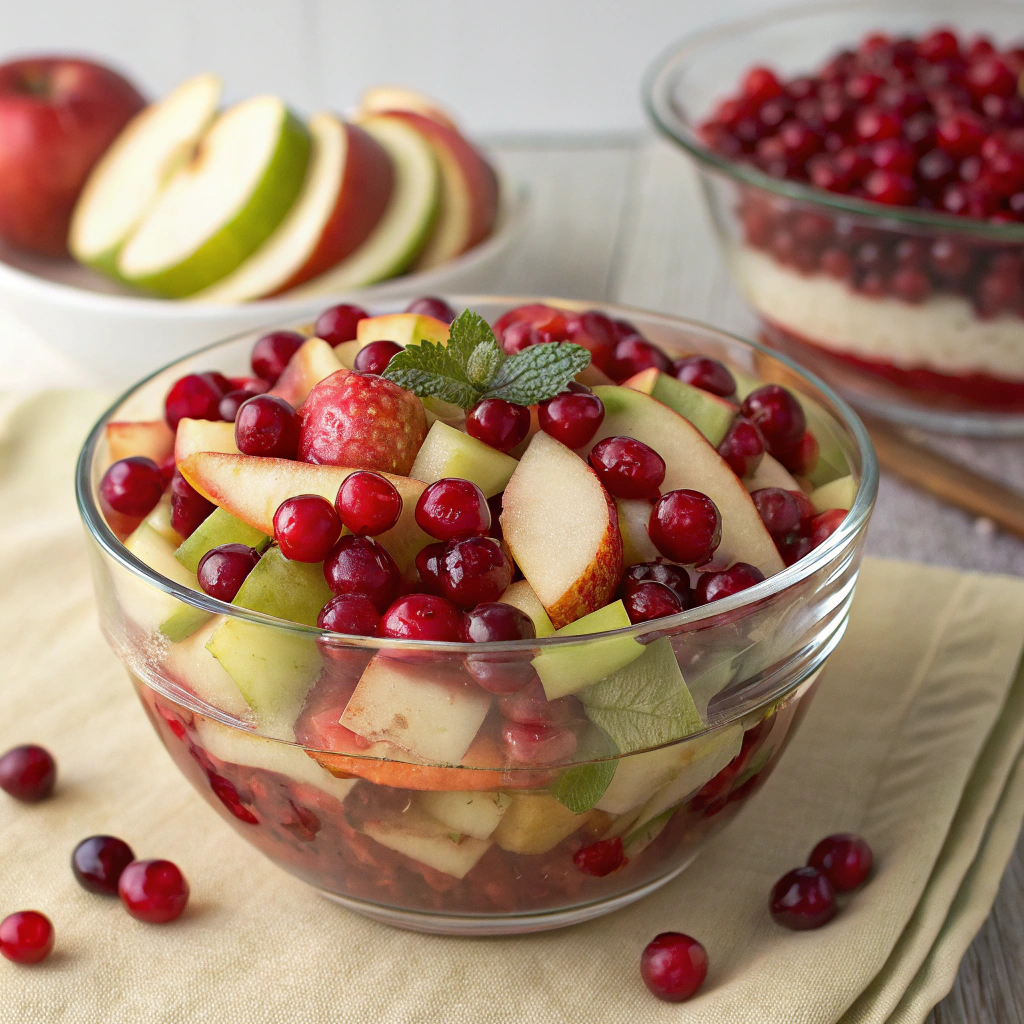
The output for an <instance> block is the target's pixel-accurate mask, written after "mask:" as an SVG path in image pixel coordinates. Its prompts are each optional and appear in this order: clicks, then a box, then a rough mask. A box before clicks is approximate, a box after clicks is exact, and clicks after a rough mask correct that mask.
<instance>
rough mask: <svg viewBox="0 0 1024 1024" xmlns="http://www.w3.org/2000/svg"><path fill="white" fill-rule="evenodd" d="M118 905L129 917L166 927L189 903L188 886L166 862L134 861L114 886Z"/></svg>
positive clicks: (173, 867)
mask: <svg viewBox="0 0 1024 1024" xmlns="http://www.w3.org/2000/svg"><path fill="white" fill-rule="evenodd" d="M117 891H118V894H119V895H120V897H121V902H122V903H123V904H124V905H125V909H126V910H127V911H128V913H129V914H131V915H132V917H134V918H137V919H138V920H140V921H146V922H148V923H149V924H166V923H167V922H168V921H173V920H174V919H175V918H177V917H180V916H181V913H182V911H183V910H184V909H185V904H186V903H188V892H189V890H188V882H186V881H185V876H184V875H183V874H182V873H181V871H179V870H178V867H177V865H175V864H172V863H171V862H170V861H169V860H135V861H132V863H131V864H129V865H128V867H126V868H125V869H124V871H123V872H122V873H121V879H120V881H119V882H118V883H117Z"/></svg>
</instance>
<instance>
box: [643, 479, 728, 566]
mask: <svg viewBox="0 0 1024 1024" xmlns="http://www.w3.org/2000/svg"><path fill="white" fill-rule="evenodd" d="M647 532H648V534H650V538H651V540H652V541H653V543H654V546H655V547H656V548H657V549H658V550H659V551H660V552H661V553H662V554H663V555H664V556H665V557H666V558H671V559H672V560H673V561H675V562H679V563H680V565H702V564H703V563H704V562H706V561H707V560H708V559H709V558H710V557H711V556H712V555H713V554H714V553H715V551H716V550H717V548H718V545H719V544H720V543H721V541H722V517H721V515H720V514H719V512H718V508H717V506H716V505H715V503H714V502H713V501H712V500H711V499H710V498H709V497H708V496H707V495H706V494H701V492H700V491H693V490H688V489H686V490H678V491H669V492H668V493H667V494H663V495H662V496H661V497H660V498H659V499H658V500H657V502H656V503H655V505H654V508H653V509H652V510H651V518H650V522H649V523H648V526H647Z"/></svg>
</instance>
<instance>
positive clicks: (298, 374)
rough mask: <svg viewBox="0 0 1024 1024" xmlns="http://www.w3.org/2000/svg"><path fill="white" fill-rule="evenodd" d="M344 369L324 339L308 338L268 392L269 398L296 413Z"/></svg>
mask: <svg viewBox="0 0 1024 1024" xmlns="http://www.w3.org/2000/svg"><path fill="white" fill-rule="evenodd" d="M342 369H344V366H343V365H342V363H341V360H339V359H338V356H337V354H336V352H335V350H334V349H333V348H331V346H330V345H329V344H328V343H327V342H326V341H324V340H323V338H308V339H307V340H306V341H304V342H303V343H302V344H301V345H300V346H299V347H298V349H296V351H295V354H294V355H293V356H292V357H291V359H289V360H288V365H287V366H286V367H285V368H284V373H282V374H281V376H280V377H279V378H278V381H277V383H276V384H275V385H274V386H273V387H272V388H271V389H270V394H272V395H276V396H277V397H278V398H283V399H284V400H285V401H286V402H287V403H288V404H289V405H290V406H291V407H292V408H293V409H298V407H299V406H300V405H302V403H303V402H304V401H305V400H306V396H307V395H308V394H309V393H310V391H312V390H313V388H315V387H316V386H317V384H319V383H320V381H322V380H326V379H327V378H328V377H330V375H331V374H332V373H335V372H337V371H338V370H342Z"/></svg>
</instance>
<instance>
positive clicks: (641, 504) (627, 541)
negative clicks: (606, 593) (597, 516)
mask: <svg viewBox="0 0 1024 1024" xmlns="http://www.w3.org/2000/svg"><path fill="white" fill-rule="evenodd" d="M615 507H616V509H618V512H619V532H620V533H621V534H622V564H623V566H624V567H626V568H628V567H629V566H631V565H636V564H637V563H638V562H653V561H654V559H656V558H658V557H660V555H661V552H660V551H659V550H658V549H657V548H656V547H655V546H654V542H653V541H652V540H651V536H650V534H649V533H648V532H647V524H648V523H649V522H650V521H651V507H652V506H651V503H650V502H649V501H644V500H643V499H642V498H616V499H615Z"/></svg>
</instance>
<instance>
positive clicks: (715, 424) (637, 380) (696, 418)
mask: <svg viewBox="0 0 1024 1024" xmlns="http://www.w3.org/2000/svg"><path fill="white" fill-rule="evenodd" d="M622 386H623V387H624V388H632V389H633V390H634V391H640V392H642V393H643V394H645V395H650V396H651V398H656V399H657V400H658V401H659V402H663V403H664V404H665V405H667V406H668V407H669V408H670V409H674V410H675V411H676V412H677V413H679V415H680V416H683V417H685V418H686V419H688V420H689V421H690V422H691V423H692V424H693V425H694V426H695V427H696V428H697V429H698V430H699V431H700V432H701V433H702V434H703V435H704V436H705V437H706V438H707V439H708V441H709V442H710V443H711V444H712V445H714V447H715V448H717V447H718V446H719V445H720V444H721V443H722V439H723V438H724V437H725V435H726V434H727V433H728V432H729V427H731V426H732V421H733V420H734V419H736V414H737V413H738V412H739V408H738V406H735V405H733V403H732V402H729V401H727V400H726V399H724V398H719V397H718V395H713V394H711V392H710V391H703V390H701V389H700V388H698V387H694V386H693V385H692V384H687V383H686V382H685V381H681V380H676V379H675V377H670V376H669V375H668V374H667V373H661V372H660V371H659V370H658V369H657V368H655V367H651V368H650V369H648V370H641V371H640V373H637V374H634V375H633V376H632V377H630V378H629V380H627V381H623V384H622Z"/></svg>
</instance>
